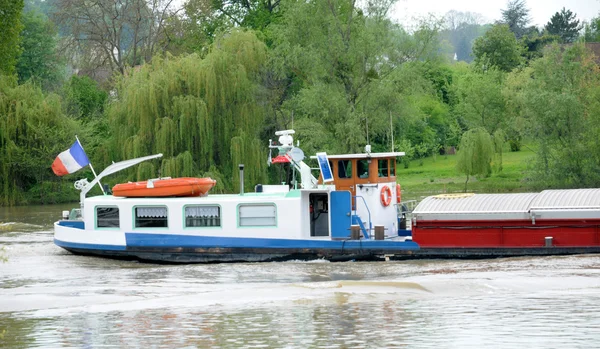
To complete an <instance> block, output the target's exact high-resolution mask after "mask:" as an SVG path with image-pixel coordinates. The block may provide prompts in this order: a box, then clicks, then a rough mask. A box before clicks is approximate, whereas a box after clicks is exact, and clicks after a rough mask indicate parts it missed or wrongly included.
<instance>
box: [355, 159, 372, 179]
mask: <svg viewBox="0 0 600 349" xmlns="http://www.w3.org/2000/svg"><path fill="white" fill-rule="evenodd" d="M356 170H357V172H358V173H357V174H358V178H369V161H368V160H367V159H360V160H358V161H357V164H356Z"/></svg>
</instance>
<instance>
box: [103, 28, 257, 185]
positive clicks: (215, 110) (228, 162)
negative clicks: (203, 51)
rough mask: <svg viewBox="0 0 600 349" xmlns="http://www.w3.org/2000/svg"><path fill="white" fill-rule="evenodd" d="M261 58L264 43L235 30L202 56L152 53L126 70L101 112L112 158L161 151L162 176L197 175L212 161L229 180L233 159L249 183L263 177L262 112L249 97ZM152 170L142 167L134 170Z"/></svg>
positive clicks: (234, 172) (234, 170) (233, 169)
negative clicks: (106, 122) (148, 59)
mask: <svg viewBox="0 0 600 349" xmlns="http://www.w3.org/2000/svg"><path fill="white" fill-rule="evenodd" d="M265 57H266V50H265V46H264V44H263V43H262V42H260V41H259V40H258V39H257V38H256V36H255V35H254V34H253V33H252V32H246V31H233V32H231V33H229V34H228V35H226V36H224V37H223V38H222V39H220V40H217V42H216V43H215V45H214V46H213V47H212V50H211V52H210V53H209V54H208V55H207V56H206V57H205V58H204V59H201V58H200V57H199V56H198V55H197V54H191V55H185V56H181V57H178V58H175V57H167V58H165V59H160V58H155V59H154V60H153V62H152V64H147V65H144V66H142V67H141V68H140V69H139V70H136V71H132V72H131V73H129V74H126V75H125V76H124V77H123V78H122V79H121V80H120V81H119V83H118V85H117V92H116V99H115V101H114V102H112V103H111V104H110V106H109V108H108V111H107V113H108V118H109V124H110V128H111V131H112V134H113V135H114V136H113V138H111V139H109V140H108V142H107V143H108V144H107V145H108V146H109V149H111V154H112V156H111V158H112V159H115V160H116V159H128V158H132V157H139V156H144V155H148V154H152V153H163V154H164V155H165V158H164V159H163V160H162V164H161V166H160V169H161V175H163V176H173V177H175V176H192V175H200V174H201V173H202V172H205V171H209V170H210V169H211V168H213V166H214V167H216V168H218V169H219V171H221V173H223V175H224V176H226V177H229V178H235V177H236V176H237V165H238V163H244V164H245V165H246V169H247V170H246V181H247V183H248V185H254V184H256V183H260V182H263V179H264V177H265V174H266V172H265V168H266V163H265V161H264V156H261V155H263V154H264V151H263V149H262V148H261V147H260V142H259V140H258V138H257V134H258V131H259V130H260V128H261V126H262V122H263V114H264V113H263V110H262V109H261V107H260V105H259V104H258V103H257V101H256V98H254V95H255V93H256V92H257V85H256V82H255V81H256V79H257V77H258V73H259V71H260V68H261V65H262V64H263V62H264V61H265ZM259 157H260V159H259ZM104 165H108V164H107V163H104ZM151 170H152V169H151V168H150V167H148V166H147V167H145V168H144V169H139V170H138V171H137V175H147V174H148V172H150V171H151ZM210 171H212V170H210ZM135 174H136V173H134V172H131V173H130V174H129V175H130V176H131V177H133V176H134V175H135ZM140 179H141V178H140ZM233 183H234V184H233V185H235V183H236V182H235V181H233ZM225 189H226V190H232V189H233V188H232V187H226V188H225Z"/></svg>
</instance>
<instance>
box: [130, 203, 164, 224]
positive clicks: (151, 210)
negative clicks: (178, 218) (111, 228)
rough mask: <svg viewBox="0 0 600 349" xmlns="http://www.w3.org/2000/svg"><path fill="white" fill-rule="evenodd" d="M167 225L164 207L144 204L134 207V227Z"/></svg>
mask: <svg viewBox="0 0 600 349" xmlns="http://www.w3.org/2000/svg"><path fill="white" fill-rule="evenodd" d="M168 226H169V225H168V216H167V208H166V207H162V206H146V207H136V208H135V227H136V228H166V227H168Z"/></svg>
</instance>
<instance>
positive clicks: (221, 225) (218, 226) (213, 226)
mask: <svg viewBox="0 0 600 349" xmlns="http://www.w3.org/2000/svg"><path fill="white" fill-rule="evenodd" d="M191 206H193V207H198V206H204V207H218V208H219V225H206V226H188V225H187V216H186V215H185V209H186V208H188V207H191ZM182 215H183V219H182V223H183V229H223V207H221V205H219V204H187V205H184V206H183V212H182Z"/></svg>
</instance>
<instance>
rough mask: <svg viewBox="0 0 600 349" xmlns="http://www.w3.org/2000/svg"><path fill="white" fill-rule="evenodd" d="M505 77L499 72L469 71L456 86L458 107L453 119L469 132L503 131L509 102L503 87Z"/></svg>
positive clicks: (458, 77)
mask: <svg viewBox="0 0 600 349" xmlns="http://www.w3.org/2000/svg"><path fill="white" fill-rule="evenodd" d="M505 75H506V74H505V73H503V72H501V71H498V70H496V69H489V70H487V71H484V72H477V71H473V70H471V71H468V72H467V73H464V74H461V75H458V76H457V77H456V78H455V80H456V81H455V83H454V85H453V88H454V93H455V96H456V98H457V100H458V103H457V104H456V105H455V106H454V115H455V116H456V117H457V118H458V120H459V122H461V123H462V124H463V125H465V126H466V127H467V128H469V129H475V128H483V129H485V130H486V131H487V132H488V133H489V134H494V133H495V132H496V131H497V130H498V129H502V128H504V126H505V125H504V123H505V117H506V115H505V111H506V101H505V99H504V96H503V95H502V84H503V82H504V76H505Z"/></svg>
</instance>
